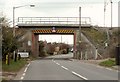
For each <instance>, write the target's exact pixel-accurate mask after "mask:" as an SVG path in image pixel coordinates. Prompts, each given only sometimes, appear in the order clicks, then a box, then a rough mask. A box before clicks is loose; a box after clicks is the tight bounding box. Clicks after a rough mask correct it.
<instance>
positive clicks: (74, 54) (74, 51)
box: [73, 32, 77, 58]
mask: <svg viewBox="0 0 120 82" xmlns="http://www.w3.org/2000/svg"><path fill="white" fill-rule="evenodd" d="M76 51H77V50H76V33H75V32H74V48H73V58H76Z"/></svg>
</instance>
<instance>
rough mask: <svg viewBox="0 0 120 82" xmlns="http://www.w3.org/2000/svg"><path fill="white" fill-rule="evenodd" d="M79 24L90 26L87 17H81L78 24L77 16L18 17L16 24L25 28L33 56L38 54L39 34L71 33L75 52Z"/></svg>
mask: <svg viewBox="0 0 120 82" xmlns="http://www.w3.org/2000/svg"><path fill="white" fill-rule="evenodd" d="M79 25H81V27H82V28H89V27H91V26H92V25H91V19H90V18H89V17H81V24H80V21H79V17H19V18H18V24H17V26H18V27H19V28H23V29H26V30H27V33H28V34H27V36H26V38H28V41H31V43H32V45H31V48H30V50H31V51H32V54H33V55H34V56H38V55H39V46H38V41H39V37H38V35H39V34H72V35H73V36H74V52H75V51H76V43H77V41H78V40H77V39H78V37H79V36H78V34H77V31H79ZM53 28H54V29H53ZM74 54H76V53H74Z"/></svg>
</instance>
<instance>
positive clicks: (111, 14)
mask: <svg viewBox="0 0 120 82" xmlns="http://www.w3.org/2000/svg"><path fill="white" fill-rule="evenodd" d="M112 4H113V2H112V0H111V29H112V14H113V13H112V11H113V10H112V7H113V6H112Z"/></svg>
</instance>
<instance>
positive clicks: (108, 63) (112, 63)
mask: <svg viewBox="0 0 120 82" xmlns="http://www.w3.org/2000/svg"><path fill="white" fill-rule="evenodd" d="M99 65H101V66H105V67H112V66H115V65H116V64H115V59H108V60H105V61H102V62H100V63H99Z"/></svg>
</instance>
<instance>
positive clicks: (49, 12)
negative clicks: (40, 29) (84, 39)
mask: <svg viewBox="0 0 120 82" xmlns="http://www.w3.org/2000/svg"><path fill="white" fill-rule="evenodd" d="M106 1H107V2H108V5H107V6H106V21H105V24H106V26H110V24H111V23H110V20H111V19H110V16H111V12H110V0H106ZM118 1H119V0H113V26H118ZM30 4H34V5H35V7H34V8H30V7H28V6H26V7H22V8H18V9H16V10H15V18H16V19H17V18H18V17H76V16H77V17H78V16H79V7H80V6H81V7H82V11H81V12H82V17H90V18H91V21H92V24H93V25H99V26H103V25H104V0H0V12H2V13H4V15H6V17H7V18H9V19H10V20H11V21H12V15H13V13H12V9H13V6H15V7H17V6H21V5H30ZM71 37H72V36H71ZM66 42H67V41H66Z"/></svg>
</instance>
